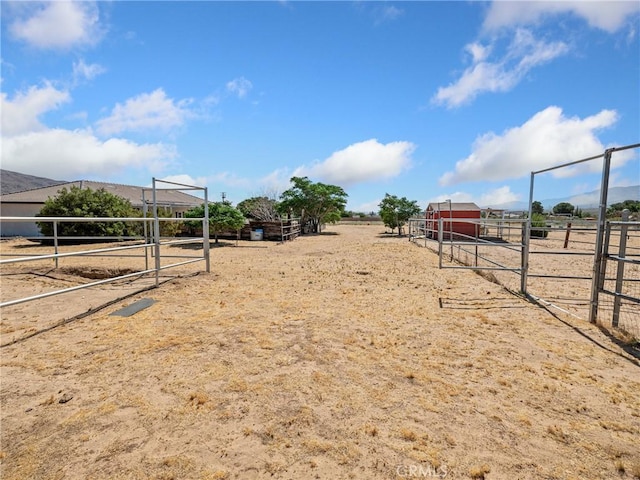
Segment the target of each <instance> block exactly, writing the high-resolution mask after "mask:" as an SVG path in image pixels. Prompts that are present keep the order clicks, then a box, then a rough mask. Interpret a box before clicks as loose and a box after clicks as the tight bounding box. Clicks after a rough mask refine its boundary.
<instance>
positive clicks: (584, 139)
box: [440, 106, 629, 185]
mask: <svg viewBox="0 0 640 480" xmlns="http://www.w3.org/2000/svg"><path fill="white" fill-rule="evenodd" d="M617 119H618V115H617V113H616V112H615V111H613V110H602V111H601V112H599V113H597V114H595V115H592V116H590V117H586V118H584V119H580V118H578V117H572V118H567V117H565V116H564V115H563V113H562V109H560V108H559V107H555V106H551V107H548V108H546V109H545V110H543V111H541V112H538V113H537V114H535V115H534V116H533V117H531V118H530V119H529V120H527V121H526V122H525V123H524V124H523V125H521V126H519V127H514V128H511V129H509V130H507V131H505V132H504V133H503V134H502V135H496V134H494V133H486V134H484V135H482V136H481V137H479V138H477V139H476V141H475V142H474V145H473V152H472V153H471V155H469V156H468V157H467V158H465V159H464V160H460V161H458V162H457V163H456V167H455V171H453V172H447V173H445V174H444V175H442V177H440V184H441V185H453V184H455V183H460V182H478V181H486V180H490V181H498V180H504V179H508V178H519V177H523V176H525V175H527V174H529V173H531V171H537V170H542V169H545V168H549V167H552V166H555V165H559V164H562V163H568V162H571V161H575V160H580V159H583V158H588V157H591V156H594V155H598V154H600V153H602V152H603V151H604V149H605V147H604V146H603V145H602V143H600V141H599V140H598V139H597V138H596V136H595V132H596V131H597V130H600V129H603V128H607V127H609V126H611V125H613V124H614V123H615V122H616V121H617ZM619 153H620V154H621V155H619V156H618V157H617V158H616V162H615V163H614V162H612V165H613V166H619V165H621V164H623V163H624V162H625V161H626V160H628V158H629V156H625V155H622V154H623V153H624V152H619ZM595 167H597V165H596V166H595ZM581 171H584V168H580V167H576V168H569V169H562V170H558V171H557V172H556V175H557V176H560V175H562V176H569V175H575V174H577V173H579V172H581Z"/></svg>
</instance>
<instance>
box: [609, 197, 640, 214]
mask: <svg viewBox="0 0 640 480" xmlns="http://www.w3.org/2000/svg"><path fill="white" fill-rule="evenodd" d="M624 209H627V210H629V211H630V212H632V213H634V212H640V201H638V200H625V201H624V202H619V203H613V204H611V206H609V210H608V212H607V213H609V215H615V214H616V213H620V212H622V211H623V210H624Z"/></svg>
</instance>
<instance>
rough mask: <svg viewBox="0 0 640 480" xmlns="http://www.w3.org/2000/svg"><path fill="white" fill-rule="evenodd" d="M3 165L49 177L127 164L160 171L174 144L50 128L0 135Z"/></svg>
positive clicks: (107, 171) (80, 174)
mask: <svg viewBox="0 0 640 480" xmlns="http://www.w3.org/2000/svg"><path fill="white" fill-rule="evenodd" d="M1 155H2V156H1V159H2V166H3V168H6V169H8V170H14V171H18V172H21V173H26V174H31V175H38V176H42V177H50V178H62V179H76V178H79V177H83V176H84V175H85V174H91V175H99V174H109V175H112V174H113V173H114V172H117V171H119V170H123V169H125V168H127V167H136V168H145V169H149V170H150V171H152V172H153V171H160V170H162V168H164V167H166V165H167V164H168V162H169V161H170V160H172V159H173V158H175V157H176V151H175V147H174V146H172V145H165V144H162V143H155V144H142V145H140V144H136V143H134V142H131V141H129V140H126V139H122V138H110V139H108V140H100V139H98V138H96V137H95V136H94V135H93V133H92V132H91V130H73V131H72V130H62V129H51V130H45V131H40V132H31V133H25V134H22V135H18V136H14V137H11V138H3V139H2V154H1Z"/></svg>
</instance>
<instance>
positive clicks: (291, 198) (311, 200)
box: [278, 177, 348, 233]
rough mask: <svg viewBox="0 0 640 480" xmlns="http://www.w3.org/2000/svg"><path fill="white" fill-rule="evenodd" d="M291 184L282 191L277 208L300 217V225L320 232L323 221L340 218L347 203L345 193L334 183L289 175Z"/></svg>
mask: <svg viewBox="0 0 640 480" xmlns="http://www.w3.org/2000/svg"><path fill="white" fill-rule="evenodd" d="M291 183H292V184H293V186H292V187H291V188H290V189H288V190H285V191H284V192H282V195H280V200H281V201H280V204H279V205H278V210H279V211H280V213H288V214H290V215H295V216H299V217H301V224H302V225H307V224H308V225H309V226H310V227H311V231H312V232H315V233H320V229H321V225H322V224H323V223H336V222H338V221H339V220H340V217H341V215H342V212H343V211H344V208H345V206H346V204H347V197H348V195H347V193H346V192H345V191H344V190H343V189H342V188H341V187H338V186H336V185H327V184H325V183H320V182H317V183H314V182H312V181H311V180H309V179H308V178H307V177H291Z"/></svg>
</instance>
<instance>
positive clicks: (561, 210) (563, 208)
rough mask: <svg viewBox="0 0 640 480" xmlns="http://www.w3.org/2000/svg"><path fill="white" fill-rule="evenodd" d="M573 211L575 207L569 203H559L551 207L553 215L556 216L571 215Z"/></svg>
mask: <svg viewBox="0 0 640 480" xmlns="http://www.w3.org/2000/svg"><path fill="white" fill-rule="evenodd" d="M574 209H575V207H574V206H573V205H571V204H570V203H569V202H560V203H558V204H557V205H556V206H554V207H553V213H555V214H556V215H558V214H561V215H571V214H572V213H573V210H574Z"/></svg>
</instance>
